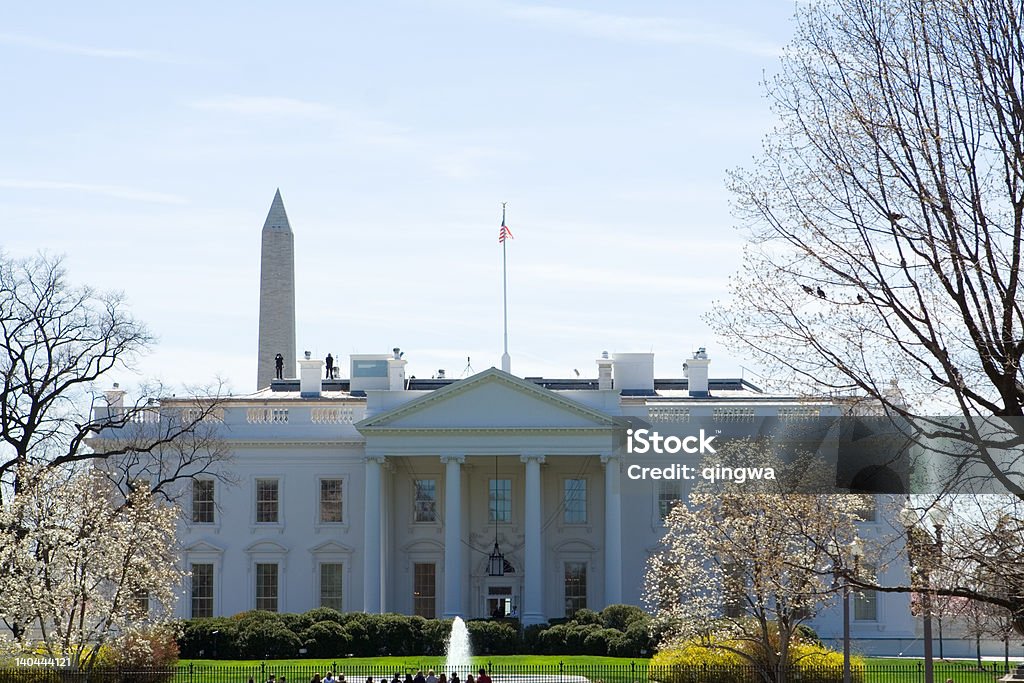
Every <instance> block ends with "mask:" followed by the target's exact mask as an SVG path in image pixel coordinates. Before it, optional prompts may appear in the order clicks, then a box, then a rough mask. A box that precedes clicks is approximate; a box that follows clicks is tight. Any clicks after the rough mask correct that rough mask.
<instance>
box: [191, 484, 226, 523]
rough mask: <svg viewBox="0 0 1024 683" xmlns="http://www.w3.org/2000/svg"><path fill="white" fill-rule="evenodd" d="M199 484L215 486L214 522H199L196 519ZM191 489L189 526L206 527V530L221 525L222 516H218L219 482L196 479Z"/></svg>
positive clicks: (213, 501) (213, 502)
mask: <svg viewBox="0 0 1024 683" xmlns="http://www.w3.org/2000/svg"><path fill="white" fill-rule="evenodd" d="M197 482H204V483H209V484H210V485H211V486H213V500H212V501H211V504H212V506H213V520H212V521H209V522H197V521H196V519H195V509H196V507H195V506H196V483H197ZM190 488H191V491H190V495H189V499H190V502H191V510H190V511H189V513H190V514H189V524H191V525H192V526H201V527H204V528H208V527H216V526H219V525H220V515H219V514H217V480H216V479H213V478H211V477H196V478H195V479H193V480H192V483H191V485H190Z"/></svg>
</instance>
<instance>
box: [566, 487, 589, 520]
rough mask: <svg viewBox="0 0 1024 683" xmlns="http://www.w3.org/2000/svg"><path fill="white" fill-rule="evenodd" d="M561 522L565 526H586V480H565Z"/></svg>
mask: <svg viewBox="0 0 1024 683" xmlns="http://www.w3.org/2000/svg"><path fill="white" fill-rule="evenodd" d="M562 520H563V521H564V522H565V523H566V524H586V522H587V480H586V479H566V480H565V509H564V511H563V513H562Z"/></svg>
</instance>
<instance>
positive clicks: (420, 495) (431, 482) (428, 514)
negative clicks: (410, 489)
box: [413, 479, 437, 522]
mask: <svg viewBox="0 0 1024 683" xmlns="http://www.w3.org/2000/svg"><path fill="white" fill-rule="evenodd" d="M413 486H414V487H415V491H414V494H413V495H414V498H413V500H414V505H415V507H416V510H415V513H414V521H417V522H436V521H437V481H436V480H435V479H416V480H415V481H413Z"/></svg>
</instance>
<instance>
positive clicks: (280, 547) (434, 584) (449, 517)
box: [111, 353, 916, 652]
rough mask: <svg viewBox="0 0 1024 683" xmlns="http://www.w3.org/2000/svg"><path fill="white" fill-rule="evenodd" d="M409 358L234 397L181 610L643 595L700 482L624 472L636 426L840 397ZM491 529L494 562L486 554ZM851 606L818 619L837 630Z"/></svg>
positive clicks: (506, 608) (870, 629) (779, 411)
mask: <svg viewBox="0 0 1024 683" xmlns="http://www.w3.org/2000/svg"><path fill="white" fill-rule="evenodd" d="M396 356H400V354H398V353H393V354H387V355H378V356H372V355H360V356H353V357H352V358H351V359H350V363H349V371H350V372H349V374H350V378H349V379H330V380H325V379H322V377H323V376H324V369H323V362H322V361H319V360H300V361H298V365H299V366H300V367H299V372H298V374H299V375H300V377H299V378H298V379H283V380H274V381H273V382H272V384H271V386H270V387H268V388H266V389H263V390H261V391H259V392H256V393H254V394H252V395H249V396H241V397H234V398H231V399H229V400H228V401H227V402H226V403H225V404H224V405H223V412H222V414H220V415H219V417H220V419H222V421H221V422H218V423H217V425H216V429H217V430H218V432H219V435H220V436H221V438H222V439H223V440H224V442H225V443H226V444H227V446H228V448H229V450H230V452H231V454H232V460H231V461H230V462H229V463H226V464H225V467H226V468H228V471H227V472H226V474H227V475H228V478H229V479H230V481H229V482H225V481H222V480H221V479H219V478H214V477H200V478H199V479H198V480H197V481H196V482H194V483H190V484H189V487H190V490H188V491H185V492H184V493H185V495H184V496H183V497H182V500H183V502H184V505H183V507H184V515H183V520H182V523H181V530H180V539H181V544H182V547H183V555H182V562H183V565H184V568H185V569H186V570H187V571H188V572H189V573H190V575H191V576H190V578H189V580H188V582H187V583H186V585H184V586H183V587H182V593H181V600H180V601H179V604H178V608H177V609H178V615H179V616H181V617H199V616H215V615H232V614H236V613H238V612H241V611H244V610H250V609H269V610H275V611H280V612H285V611H287V612H302V611H305V610H308V609H311V608H314V607H318V606H330V607H334V608H337V609H339V610H343V611H367V612H375V613H376V612H399V613H405V614H419V615H422V616H424V617H452V616H455V615H459V616H462V617H464V618H477V617H487V616H492V615H494V614H495V612H496V611H497V612H500V613H504V614H513V615H515V616H518V617H520V618H521V620H522V621H523V623H525V624H530V623H541V622H544V621H546V620H548V619H552V618H558V617H564V616H567V615H570V614H571V613H572V612H574V611H575V610H576V609H578V608H581V607H589V608H592V609H601V608H603V607H604V606H606V605H608V604H613V603H621V602H625V603H631V604H641V603H642V592H643V579H644V571H645V563H646V560H647V558H648V557H649V555H650V554H651V553H652V552H653V551H654V550H656V549H657V547H658V545H659V542H660V538H661V535H662V534H663V532H664V526H663V518H664V516H665V514H666V513H667V511H668V510H669V509H670V508H671V506H672V505H674V504H676V503H677V502H678V501H680V500H681V499H683V498H684V497H685V494H686V492H687V490H688V489H687V487H686V482H680V481H678V480H649V479H648V480H637V479H633V478H631V477H630V476H629V473H630V472H632V471H633V470H630V465H631V464H632V463H633V460H632V459H631V458H632V456H628V455H625V454H624V453H623V449H622V447H621V446H622V443H621V439H622V435H623V433H624V429H625V426H626V425H627V423H629V424H646V425H649V426H653V427H656V426H658V425H669V424H673V425H676V426H678V425H680V424H683V425H685V424H690V423H692V424H693V425H694V429H696V426H697V425H700V426H701V427H703V428H706V429H707V430H708V431H709V432H710V431H713V432H714V433H715V434H716V435H718V438H720V439H726V438H732V437H742V436H746V435H749V434H751V433H752V431H754V430H756V429H759V427H757V425H760V424H762V423H763V420H762V418H767V419H774V420H781V421H786V420H803V419H808V418H810V417H814V416H818V415H822V416H827V415H835V414H836V413H837V410H838V409H837V407H836V406H833V405H830V404H827V403H822V404H809V403H807V402H805V401H800V400H797V399H795V398H792V397H780V396H770V395H766V394H763V393H761V392H760V391H759V390H758V389H757V388H756V387H754V386H752V385H751V384H749V383H748V382H745V381H743V380H737V379H723V380H715V379H710V380H709V379H708V363H709V361H708V360H707V358H706V355H705V354H703V353H698V354H697V357H695V358H693V359H691V360H690V361H688V365H689V368H688V374H689V377H688V378H685V379H655V378H654V376H653V367H654V362H653V355H652V354H614V355H611V356H610V357H602V358H599V359H598V360H597V378H596V379H567V380H545V379H539V378H529V379H524V378H520V377H516V376H513V375H511V374H508V373H505V372H503V371H501V370H498V369H494V368H492V369H489V370H486V371H484V372H480V373H478V374H476V375H473V376H471V377H467V378H464V379H457V380H454V379H429V380H417V379H408V378H406V376H405V364H406V361H405V360H403V359H402V358H400V357H396ZM111 398H112V401H113V403H114V404H115V405H116V402H117V400H118V397H117V395H116V394H113V395H112V396H111ZM173 410H174V401H173V400H171V401H164V402H163V405H162V406H161V411H162V412H166V411H171V412H173ZM635 462H649V461H642V460H641V459H636V460H635ZM875 524H876V523H875V522H873V521H866V522H865V523H864V524H863V527H864V528H863V532H864V533H865V534H866V535H869V536H870V535H871V534H873V533H876V530H875V529H874V527H875ZM877 531H878V532H881V529H880V528H879V529H878V530H877ZM495 543H497V546H498V549H499V551H500V553H501V554H502V555H503V557H504V562H503V564H502V567H501V571H494V568H493V567H491V566H489V559H490V555H491V554H492V552H493V551H494V549H495V548H494V546H495ZM894 571H901V570H900V569H899V568H897V569H896V570H894ZM840 614H841V612H840V611H839V610H837V609H833V610H829V611H827V612H826V613H823V614H822V615H821V616H820V617H818V618H817V620H816V623H815V624H814V625H815V626H816V627H817V628H818V629H819V631H820V633H821V634H822V635H823V636H824V637H826V638H837V639H838V638H839V637H841V620H840V618H839V615H840ZM851 629H852V631H851V633H852V634H853V637H854V638H855V639H857V640H858V641H859V642H860V643H861V645H862V647H864V648H865V649H869V650H874V651H882V652H884V651H896V650H902V649H905V648H906V647H907V646H908V644H909V643H912V642H913V640H914V638H915V637H916V636H915V623H914V620H913V619H912V618H911V616H910V614H909V609H908V600H907V598H906V596H900V595H878V596H874V595H871V596H859V597H857V598H856V599H855V600H854V604H853V619H852V622H851Z"/></svg>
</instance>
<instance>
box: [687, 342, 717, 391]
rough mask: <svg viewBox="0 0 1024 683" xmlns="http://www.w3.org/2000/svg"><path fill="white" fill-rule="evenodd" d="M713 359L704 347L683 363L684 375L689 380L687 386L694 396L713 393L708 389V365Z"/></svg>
mask: <svg viewBox="0 0 1024 683" xmlns="http://www.w3.org/2000/svg"><path fill="white" fill-rule="evenodd" d="M710 364H711V359H710V358H708V353H707V351H706V350H705V349H704V347H703V346H702V347H700V348H699V349H697V350H696V351H695V352H694V354H693V358H691V359H689V360H688V361H686V362H685V363H683V376H684V377H686V379H687V380H689V382H688V384H687V387H688V388H689V391H690V396H691V397H692V398H707V397H708V396H710V395H711V393H710V392H709V391H708V365H710Z"/></svg>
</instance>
